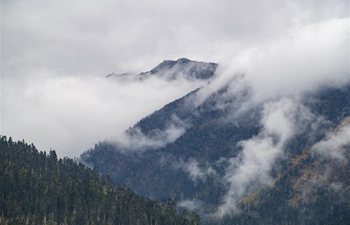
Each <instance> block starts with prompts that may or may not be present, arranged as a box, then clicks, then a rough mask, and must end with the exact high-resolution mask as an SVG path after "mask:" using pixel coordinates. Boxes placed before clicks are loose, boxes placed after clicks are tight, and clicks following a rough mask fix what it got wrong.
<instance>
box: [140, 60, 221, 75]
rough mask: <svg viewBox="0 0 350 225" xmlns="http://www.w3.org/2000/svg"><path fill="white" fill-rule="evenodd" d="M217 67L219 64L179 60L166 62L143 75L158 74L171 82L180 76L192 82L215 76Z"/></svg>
mask: <svg viewBox="0 0 350 225" xmlns="http://www.w3.org/2000/svg"><path fill="white" fill-rule="evenodd" d="M217 66H218V64H216V63H212V62H209V63H207V62H200V61H193V60H190V59H187V58H179V59H177V60H164V61H163V62H162V63H160V64H159V65H158V66H156V67H154V68H153V69H152V70H150V71H148V72H146V73H143V75H148V74H151V75H154V74H157V75H159V76H161V77H165V78H167V79H170V80H173V79H176V78H177V77H179V76H183V77H184V78H186V79H190V80H194V79H199V80H206V79H210V78H212V77H213V76H214V74H215V71H216V68H217Z"/></svg>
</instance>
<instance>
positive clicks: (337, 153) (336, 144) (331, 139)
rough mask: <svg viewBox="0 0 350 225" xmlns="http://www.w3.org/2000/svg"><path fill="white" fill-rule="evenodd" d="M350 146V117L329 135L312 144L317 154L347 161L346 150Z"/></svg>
mask: <svg viewBox="0 0 350 225" xmlns="http://www.w3.org/2000/svg"><path fill="white" fill-rule="evenodd" d="M349 148H350V118H349V117H348V118H345V119H344V120H343V122H342V123H341V124H340V125H339V127H338V128H336V129H335V130H334V131H333V132H330V133H328V135H327V137H326V138H324V139H322V140H321V141H319V142H317V143H316V144H314V145H313V146H312V151H313V152H314V153H316V154H317V155H321V156H324V157H327V158H332V159H337V160H340V161H344V162H347V157H345V155H344V153H345V151H348V150H349Z"/></svg>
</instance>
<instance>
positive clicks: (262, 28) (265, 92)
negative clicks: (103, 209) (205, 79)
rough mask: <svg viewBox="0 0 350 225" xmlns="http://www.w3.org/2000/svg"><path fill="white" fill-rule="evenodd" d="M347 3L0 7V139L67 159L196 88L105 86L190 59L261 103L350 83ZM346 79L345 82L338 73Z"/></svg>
mask: <svg viewBox="0 0 350 225" xmlns="http://www.w3.org/2000/svg"><path fill="white" fill-rule="evenodd" d="M348 16H349V15H348V1H346V0H335V1H327V0H321V1H319V0H303V1H302V0H296V1H288V0H283V1H277V0H267V1H264V2H257V1H253V0H248V1H241V0H233V1H232V0H223V1H221V2H220V3H218V2H217V1H214V0H209V1H205V2H203V1H199V0H186V1H185V0H181V1H176V2H168V1H167V2H166V1H162V0H155V1H135V0H131V1H130V0H127V1H126V0H118V1H110V0H103V1H98V2H97V1H92V0H88V1H82V0H73V1H68V0H63V1H62V0H52V1H42V0H27V1H21V0H13V1H8V0H4V1H2V2H1V57H2V58H1V127H0V129H1V132H2V133H4V134H6V135H11V136H13V137H14V138H19V139H22V138H24V139H26V140H27V141H29V142H32V141H33V142H35V144H36V145H38V147H39V148H40V149H48V148H49V147H52V148H54V149H56V150H57V151H58V153H59V154H60V155H69V156H74V155H78V154H79V153H80V152H81V151H83V150H85V149H87V148H88V147H90V146H91V145H92V144H93V143H95V142H96V141H98V140H103V139H105V138H109V137H111V136H118V134H120V133H122V132H123V131H124V130H125V129H126V128H127V127H128V126H131V125H132V124H133V123H134V122H136V121H137V120H138V119H140V118H142V117H143V116H145V115H147V114H149V113H151V112H152V111H154V110H155V109H158V108H160V107H161V106H162V105H164V104H165V103H167V102H169V101H171V100H173V99H176V98H178V97H180V96H182V95H184V94H185V93H187V92H188V91H190V90H193V88H195V87H196V85H193V84H188V83H186V82H179V83H167V82H164V81H145V82H144V83H135V84H128V83H123V84H116V83H115V82H110V80H109V81H108V82H107V80H106V79H104V78H102V77H104V76H105V75H106V74H109V73H112V72H116V73H123V72H129V71H130V72H136V71H137V72H140V71H146V70H148V69H149V68H152V67H153V66H154V65H157V64H158V63H159V62H161V61H162V60H164V59H176V58H180V57H188V58H190V59H194V60H202V61H214V62H218V63H220V64H221V65H222V66H223V68H222V70H221V73H222V74H221V76H220V77H219V79H218V80H217V81H214V82H212V85H211V86H210V87H208V89H209V91H208V92H211V91H215V90H217V89H218V87H219V86H222V85H224V84H227V82H228V81H229V80H231V79H232V77H233V76H235V75H237V74H245V77H247V81H249V83H251V84H252V86H253V87H254V93H255V96H256V99H257V100H260V101H261V100H262V99H266V98H270V97H271V96H276V95H279V94H281V93H294V91H298V90H300V89H302V90H305V89H309V88H311V87H314V86H318V85H319V84H320V83H319V82H317V81H318V80H322V82H323V83H324V82H328V81H331V82H340V83H341V82H345V81H344V80H346V79H347V78H348V73H347V72H348V71H349V68H348V65H349V63H348V60H349V57H348V52H349V51H348V50H349V44H348V43H349V42H348V38H349V29H348V24H349V23H348V21H349V20H348ZM344 72H345V73H344Z"/></svg>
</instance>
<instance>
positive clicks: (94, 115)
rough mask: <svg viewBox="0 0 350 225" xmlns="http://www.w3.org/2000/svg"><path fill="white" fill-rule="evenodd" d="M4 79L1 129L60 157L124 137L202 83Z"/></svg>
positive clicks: (174, 131)
mask: <svg viewBox="0 0 350 225" xmlns="http://www.w3.org/2000/svg"><path fill="white" fill-rule="evenodd" d="M4 83H5V84H6V86H3V88H2V95H3V96H2V102H1V110H2V118H1V132H2V133H3V134H6V135H11V136H13V137H14V138H18V139H25V140H26V141H29V142H34V143H35V144H36V145H37V147H38V148H39V149H41V150H48V149H49V148H53V149H56V150H57V151H58V153H59V155H61V156H66V155H68V156H77V155H79V154H80V153H82V152H83V151H85V150H86V149H88V148H89V147H91V146H93V144H94V143H96V142H98V141H100V140H104V139H112V140H122V139H123V138H124V137H125V135H124V131H125V130H126V129H127V128H128V127H130V126H132V125H133V124H134V123H135V122H136V121H137V120H139V119H141V118H142V117H144V116H145V115H147V114H150V113H152V112H153V111H154V110H156V109H159V108H160V107H162V106H163V105H164V104H166V103H168V102H169V101H172V100H175V99H177V98H179V97H181V96H183V95H184V94H186V93H187V92H189V91H191V90H193V89H194V88H197V87H198V86H200V85H202V83H201V82H196V81H194V82H189V81H187V80H173V81H167V80H163V79H159V78H156V77H154V78H149V79H147V80H143V81H137V82H135V81H134V82H120V81H118V80H115V79H113V78H105V77H96V76H62V75H60V76H58V75H48V74H47V73H44V74H43V75H41V76H39V74H38V75H37V76H36V77H32V79H30V80H27V81H25V82H24V83H22V82H21V81H17V80H11V79H9V80H5V82H4ZM184 129H185V128H183V127H178V126H175V125H169V127H168V129H167V130H166V131H165V133H164V135H165V136H166V137H165V138H167V140H168V141H173V140H174V139H176V138H177V137H178V136H179V135H181V134H182V132H184ZM141 139H142V138H141ZM142 140H146V139H142ZM155 142H157V141H155ZM158 142H159V143H158ZM158 142H157V143H158V144H162V143H164V140H161V141H160V140H158ZM160 142H161V143H160ZM133 143H134V142H133ZM145 143H146V142H145ZM153 144H155V143H153Z"/></svg>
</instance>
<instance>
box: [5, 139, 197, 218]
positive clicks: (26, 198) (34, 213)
mask: <svg viewBox="0 0 350 225" xmlns="http://www.w3.org/2000/svg"><path fill="white" fill-rule="evenodd" d="M0 178H1V182H0V200H1V201H0V224H4V225H6V224H16V225H21V224H33V225H34V224H35V225H37V224H43V225H45V224H75V225H79V224H81V225H85V224H106V225H107V224H113V225H116V224H123V225H124V224H130V225H134V224H143V225H147V224H154V225H156V224H178V225H180V224H181V225H190V224H193V225H195V224H199V218H198V216H197V215H195V214H194V213H192V212H189V211H187V210H184V209H182V210H181V214H178V213H177V211H176V209H175V205H174V203H173V202H171V201H167V202H163V203H157V202H154V201H152V200H149V199H147V198H145V197H140V196H138V195H136V194H135V193H133V192H132V191H131V190H130V189H128V188H125V187H115V186H113V184H112V182H111V181H110V180H109V178H108V177H104V176H100V175H99V174H98V173H97V172H96V171H94V170H91V169H88V168H86V167H85V166H83V165H82V164H81V163H80V164H77V163H76V162H74V161H73V160H72V159H69V158H63V159H58V158H57V156H56V153H55V151H52V150H51V151H50V152H49V154H46V152H39V151H38V150H37V149H36V148H35V146H34V145H33V144H31V145H28V144H26V143H25V142H24V141H18V142H13V141H12V139H11V138H8V139H7V138H6V137H5V136H1V137H0Z"/></svg>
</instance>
